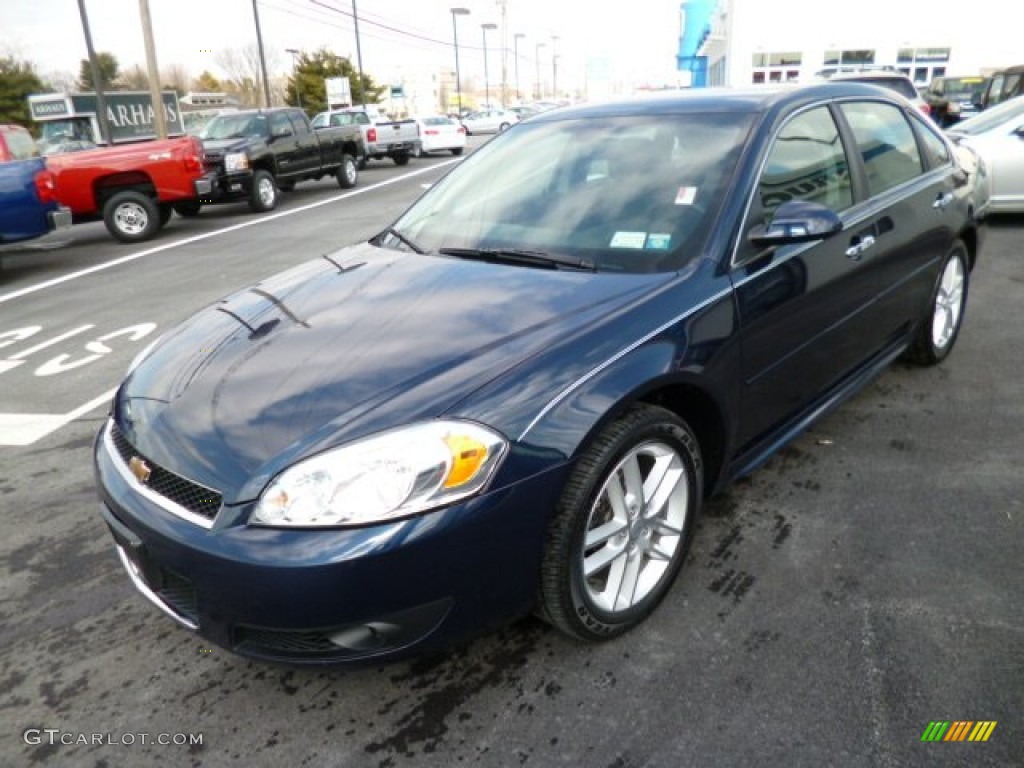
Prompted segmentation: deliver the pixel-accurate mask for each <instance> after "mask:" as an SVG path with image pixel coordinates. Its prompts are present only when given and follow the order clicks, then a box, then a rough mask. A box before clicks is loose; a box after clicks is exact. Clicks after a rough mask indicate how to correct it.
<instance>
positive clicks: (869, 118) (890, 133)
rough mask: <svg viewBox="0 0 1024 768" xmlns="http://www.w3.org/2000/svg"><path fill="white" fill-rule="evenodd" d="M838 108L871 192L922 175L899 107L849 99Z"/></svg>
mask: <svg viewBox="0 0 1024 768" xmlns="http://www.w3.org/2000/svg"><path fill="white" fill-rule="evenodd" d="M840 109H841V110H842V112H843V116H844V117H846V120H847V122H849V124H850V129H851V130H852V131H853V135H854V137H855V138H856V140H857V149H858V151H859V152H860V155H861V157H862V158H863V159H864V170H865V171H866V172H867V176H868V191H869V192H870V194H871V195H878V194H881V193H882V192H885V191H886V190H887V189H892V188H893V187H895V186H898V185H900V184H903V183H904V182H906V181H910V180H911V179H913V178H915V177H917V176H920V175H921V172H922V171H923V166H922V164H921V154H920V153H919V152H918V150H917V142H916V141H915V139H914V132H913V130H911V128H910V123H908V122H907V118H906V116H904V114H903V111H902V110H900V109H899V108H898V107H895V106H892V105H891V104H882V103H881V102H876V101H855V102H849V103H846V104H841V105H840Z"/></svg>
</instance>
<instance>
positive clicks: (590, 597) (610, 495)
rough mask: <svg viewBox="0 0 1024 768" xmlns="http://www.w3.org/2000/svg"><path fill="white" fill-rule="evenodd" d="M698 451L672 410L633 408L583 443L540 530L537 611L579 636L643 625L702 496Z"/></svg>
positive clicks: (680, 553)
mask: <svg viewBox="0 0 1024 768" xmlns="http://www.w3.org/2000/svg"><path fill="white" fill-rule="evenodd" d="M702 472H703V468H702V463H701V455H700V447H699V445H698V443H697V439H696V437H694V435H693V432H692V431H690V428H689V427H688V426H687V425H686V423H685V422H683V421H682V420H681V419H679V418H678V417H677V416H676V415H675V414H673V413H672V412H671V411H667V410H665V409H664V408H659V407H656V406H652V405H646V404H636V405H634V406H632V407H631V408H630V409H629V410H628V411H626V412H625V414H623V415H622V416H621V417H620V418H618V419H617V420H616V421H614V422H612V423H611V424H610V425H609V426H608V427H607V428H606V429H605V430H604V431H603V432H602V433H600V434H599V435H598V436H597V438H595V439H594V440H593V442H591V443H590V445H589V446H587V447H586V448H585V449H584V451H583V452H582V453H581V454H580V456H579V458H578V460H577V461H576V464H575V467H574V469H573V470H572V473H571V474H570V476H569V480H568V481H567V482H566V485H565V488H564V490H563V491H562V497H561V499H560V500H559V503H558V506H557V507H556V509H555V514H554V516H553V517H552V520H551V523H550V524H549V527H548V533H547V542H546V547H545V552H544V558H543V560H542V563H541V573H540V593H539V596H538V613H539V614H540V616H541V618H543V619H545V620H546V621H548V622H549V623H551V624H553V625H554V626H555V627H557V628H558V629H560V630H562V631H563V632H565V633H567V634H569V635H572V636H574V637H577V638H580V639H582V640H590V641H593V640H604V639H608V638H611V637H615V636H616V635H620V634H622V633H624V632H626V631H628V630H630V629H632V628H633V627H635V626H636V625H637V624H639V623H640V622H641V621H643V620H644V619H645V618H646V617H647V616H648V615H649V614H650V613H651V611H653V610H654V608H655V607H656V606H657V605H658V603H659V602H661V600H662V598H664V596H665V594H666V593H667V592H668V590H669V588H670V587H671V585H672V582H673V581H674V580H675V577H676V574H677V573H678V572H679V569H680V567H681V566H682V564H683V560H684V559H685V557H686V550H687V548H688V546H689V543H690V538H691V531H692V529H693V520H694V518H695V517H696V515H697V512H698V510H699V507H700V502H701V494H702V490H703V488H702V483H703V479H702Z"/></svg>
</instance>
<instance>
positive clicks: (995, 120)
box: [953, 96, 1024, 136]
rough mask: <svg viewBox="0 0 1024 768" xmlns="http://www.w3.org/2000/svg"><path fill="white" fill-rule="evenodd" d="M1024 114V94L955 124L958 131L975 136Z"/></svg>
mask: <svg viewBox="0 0 1024 768" xmlns="http://www.w3.org/2000/svg"><path fill="white" fill-rule="evenodd" d="M1022 116H1024V96H1018V97H1017V98H1015V99H1010V100H1009V101H1005V102H1003V103H1002V104H1000V105H998V106H995V107H992V108H990V109H986V110H985V111H984V112H982V113H981V114H980V115H976V116H974V117H971V118H968V119H967V120H963V121H961V122H959V123H957V124H956V125H955V126H953V130H954V131H955V132H956V133H966V134H967V135H969V136H974V135H976V134H979V133H985V132H986V131H992V130H995V129H996V128H999V127H1001V126H1002V125H1003V124H1005V123H1008V122H1010V121H1011V120H1016V119H1018V118H1020V117H1022Z"/></svg>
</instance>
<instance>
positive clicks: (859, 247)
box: [846, 235, 875, 261]
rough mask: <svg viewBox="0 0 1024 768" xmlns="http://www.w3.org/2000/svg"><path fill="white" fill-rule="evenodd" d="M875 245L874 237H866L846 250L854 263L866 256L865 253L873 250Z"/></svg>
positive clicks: (851, 244)
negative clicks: (870, 249)
mask: <svg viewBox="0 0 1024 768" xmlns="http://www.w3.org/2000/svg"><path fill="white" fill-rule="evenodd" d="M874 245H875V236H874V235H864V237H862V238H860V239H859V240H857V242H855V243H850V247H849V248H847V249H846V255H847V256H849V257H850V258H851V259H853V260H854V261H859V260H860V257H861V256H863V255H864V251H866V250H867V249H868V248H872V247H874Z"/></svg>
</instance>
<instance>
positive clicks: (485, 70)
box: [480, 24, 498, 109]
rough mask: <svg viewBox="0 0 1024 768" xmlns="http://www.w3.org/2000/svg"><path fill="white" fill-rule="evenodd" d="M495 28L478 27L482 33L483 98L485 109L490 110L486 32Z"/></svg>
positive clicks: (485, 25) (486, 25)
mask: <svg viewBox="0 0 1024 768" xmlns="http://www.w3.org/2000/svg"><path fill="white" fill-rule="evenodd" d="M497 28H498V25H497V24H481V25H480V29H482V30H483V33H484V98H485V99H486V101H487V109H490V108H491V81H490V79H489V76H488V74H487V30H489V29H497Z"/></svg>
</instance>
